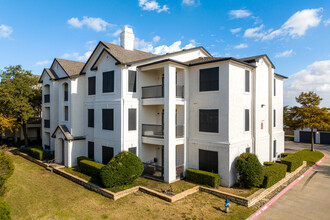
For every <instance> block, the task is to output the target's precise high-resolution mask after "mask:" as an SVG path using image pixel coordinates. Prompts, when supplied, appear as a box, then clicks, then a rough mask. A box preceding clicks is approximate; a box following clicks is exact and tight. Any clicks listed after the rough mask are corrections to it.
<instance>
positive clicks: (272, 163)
mask: <svg viewBox="0 0 330 220" xmlns="http://www.w3.org/2000/svg"><path fill="white" fill-rule="evenodd" d="M274 164H275V163H274V162H264V166H271V165H274Z"/></svg>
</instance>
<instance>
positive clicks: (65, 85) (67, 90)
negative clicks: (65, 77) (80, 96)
mask: <svg viewBox="0 0 330 220" xmlns="http://www.w3.org/2000/svg"><path fill="white" fill-rule="evenodd" d="M68 87H69V86H68V84H67V83H65V84H64V101H68V98H69V88H68Z"/></svg>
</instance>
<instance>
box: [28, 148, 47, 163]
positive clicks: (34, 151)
mask: <svg viewBox="0 0 330 220" xmlns="http://www.w3.org/2000/svg"><path fill="white" fill-rule="evenodd" d="M28 154H29V155H30V156H31V157H33V158H36V159H37V160H43V159H44V151H43V150H40V149H38V148H30V150H29V151H28Z"/></svg>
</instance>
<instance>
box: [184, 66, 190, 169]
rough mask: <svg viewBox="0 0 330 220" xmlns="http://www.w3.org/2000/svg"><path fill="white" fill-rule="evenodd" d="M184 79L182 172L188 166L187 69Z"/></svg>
mask: <svg viewBox="0 0 330 220" xmlns="http://www.w3.org/2000/svg"><path fill="white" fill-rule="evenodd" d="M183 77H184V123H183V126H184V127H183V132H184V146H183V147H184V170H186V169H187V168H188V166H189V164H188V159H187V158H188V143H187V142H188V138H189V137H188V128H189V127H190V122H189V72H188V70H187V69H185V70H184V71H183Z"/></svg>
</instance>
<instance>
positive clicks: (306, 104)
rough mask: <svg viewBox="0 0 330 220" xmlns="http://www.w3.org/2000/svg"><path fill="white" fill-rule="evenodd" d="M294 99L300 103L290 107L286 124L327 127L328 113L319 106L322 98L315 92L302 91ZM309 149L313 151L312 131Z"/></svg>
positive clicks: (296, 126)
mask: <svg viewBox="0 0 330 220" xmlns="http://www.w3.org/2000/svg"><path fill="white" fill-rule="evenodd" d="M296 101H297V102H298V103H299V104H300V105H301V106H300V107H298V106H294V107H292V108H290V111H289V113H288V120H287V121H286V124H287V125H288V126H290V127H292V128H296V129H297V128H310V129H311V131H314V130H315V129H329V128H330V113H329V112H328V110H327V109H326V108H321V107H319V105H320V103H321V101H322V98H321V97H319V96H318V95H317V94H316V93H315V92H308V93H305V92H302V93H301V94H300V95H299V96H298V97H296ZM311 138H312V143H311V151H314V132H311Z"/></svg>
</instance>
